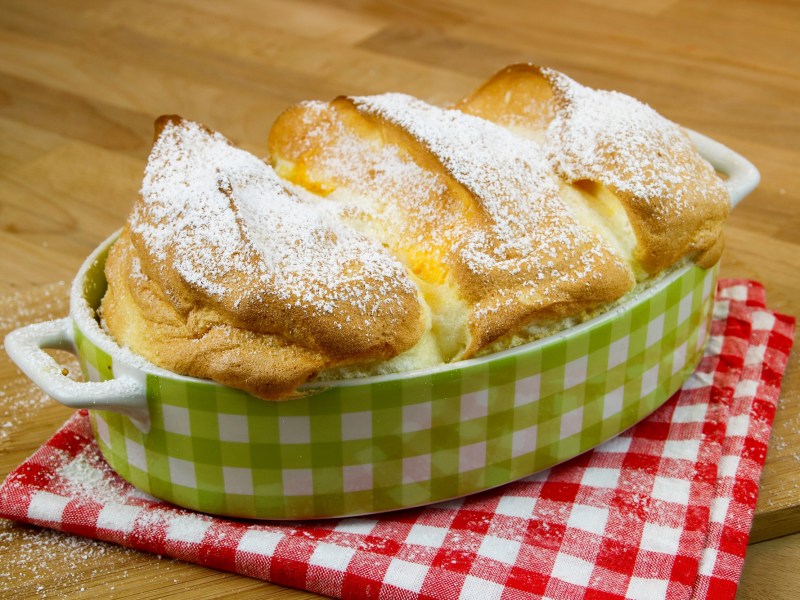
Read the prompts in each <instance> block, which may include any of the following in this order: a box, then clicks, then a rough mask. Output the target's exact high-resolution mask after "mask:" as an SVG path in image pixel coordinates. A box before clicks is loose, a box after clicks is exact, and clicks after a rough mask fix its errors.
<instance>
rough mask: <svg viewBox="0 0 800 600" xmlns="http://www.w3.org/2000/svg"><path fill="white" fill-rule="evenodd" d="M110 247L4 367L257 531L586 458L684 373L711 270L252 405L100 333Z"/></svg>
mask: <svg viewBox="0 0 800 600" xmlns="http://www.w3.org/2000/svg"><path fill="white" fill-rule="evenodd" d="M703 140H705V142H704V143H706V147H705V152H704V154H705V155H706V156H707V157H708V155H709V152H711V154H712V156H711V157H710V158H711V159H712V160H711V161H712V163H713V164H715V166H717V168H720V169H721V170H723V171H724V172H726V173H728V174H730V175H731V177H730V180H729V187H730V189H731V195H732V196H733V197H734V199H737V200H738V199H740V198H741V197H743V196H744V195H745V194H746V193H748V192H749V191H750V190H751V189H752V188H753V187H755V184H756V183H757V182H758V174H757V171H755V169H754V168H753V167H752V165H750V164H749V163H747V162H746V161H745V160H744V159H742V158H741V157H738V155H733V153H732V152H731V151H729V150H727V149H724V147H722V146H719V145H718V144H716V143H714V142H710V141H709V140H707V139H705V138H702V139H701V141H703ZM708 144H710V146H709V145H708ZM709 148H711V151H709ZM720 148H723V149H724V150H726V151H727V153H729V154H720V153H721V152H722V151H721V150H719V149H720ZM701 150H703V147H702V146H701ZM713 152H717V155H716V158H717V160H716V162H715V160H713V159H714V156H715V155H714V154H713ZM730 155H733V158H731V156H730ZM720 156H721V157H722V158H720ZM723 159H727V160H728V161H729V163H730V164H729V165H728V168H727V169H725V168H724V167H725V164H726V163H725V160H723ZM731 161H732V162H731ZM737 161H738V162H737ZM730 165H733V166H732V167H731V166H730ZM113 239H114V236H112V237H111V238H109V239H108V240H106V241H105V242H104V243H103V244H102V245H101V246H100V247H99V248H98V249H97V250H96V251H95V252H94V253H93V254H92V255H91V256H90V257H89V258H88V259H87V260H86V262H85V263H84V265H83V267H82V268H81V270H80V271H79V273H78V275H77V277H76V280H75V282H74V284H73V288H72V298H71V313H70V317H69V318H67V319H61V320H58V321H50V322H47V323H40V324H36V325H31V326H28V327H26V328H22V329H20V330H17V331H16V332H13V333H12V334H10V336H9V338H7V341H6V346H7V349H8V352H9V354H10V355H11V356H12V358H13V359H14V360H15V362H17V363H18V364H19V365H20V367H21V368H22V369H23V370H24V371H25V372H26V374H28V375H29V376H30V377H31V378H32V379H33V380H34V381H36V382H37V383H38V384H39V385H40V386H41V387H43V389H45V391H47V392H48V393H49V394H50V395H52V396H53V397H55V398H56V399H58V400H60V401H61V402H63V403H65V404H67V405H69V406H74V407H88V408H90V409H91V410H90V415H91V421H92V427H93V430H94V433H95V437H96V439H97V443H98V445H99V448H100V451H101V452H102V453H103V456H105V458H106V460H107V461H108V463H109V464H110V465H111V467H112V468H113V469H114V470H115V471H116V472H117V473H119V474H120V475H121V476H122V477H123V478H124V479H126V480H128V481H129V482H131V483H132V484H133V485H135V486H136V487H138V488H139V489H141V490H143V491H145V492H147V493H149V494H151V495H153V496H156V497H158V498H161V499H163V500H167V501H169V502H173V503H175V504H178V505H180V506H185V507H187V508H191V509H194V510H198V511H202V512H207V513H214V514H219V515H229V516H233V517H243V518H257V519H312V518H324V517H335V516H348V515H361V514H368V513H375V512H382V511H389V510H396V509H402V508H408V507H413V506H419V505H424V504H429V503H433V502H438V501H443V500H448V499H451V498H456V497H459V496H464V495H467V494H472V493H475V492H479V491H482V490H486V489H489V488H492V487H495V486H499V485H502V484H504V483H507V482H510V481H514V480H516V479H520V478H523V477H526V476H529V475H531V474H533V473H536V472H537V471H541V470H542V469H546V468H548V467H551V466H553V465H555V464H558V463H560V462H563V461H565V460H568V459H570V458H572V457H574V456H577V455H578V454H580V453H582V452H585V451H586V450H589V449H590V448H593V447H594V446H596V445H598V444H600V443H601V442H603V441H604V440H607V439H609V438H611V437H612V436H615V435H617V434H618V433H620V432H622V431H624V430H625V429H627V428H629V427H630V426H632V425H633V424H635V423H636V422H638V421H639V420H641V419H642V418H644V417H645V416H647V415H648V414H650V413H651V412H652V411H654V410H655V409H656V408H658V407H659V406H660V405H661V404H662V403H663V402H664V401H665V400H666V399H667V398H669V397H670V396H671V395H672V394H673V393H674V392H675V391H677V390H678V389H679V387H680V386H681V384H682V383H683V381H684V380H685V379H686V377H687V376H688V375H689V374H690V373H691V372H692V371H693V369H694V368H695V366H696V365H697V363H698V361H699V360H700V358H701V356H702V353H703V348H704V343H705V341H706V338H707V335H708V327H709V322H710V318H711V311H712V306H713V300H714V294H713V292H714V290H715V287H716V285H715V284H716V278H717V271H718V269H717V268H716V267H714V268H712V269H709V270H704V269H701V268H698V267H696V266H693V265H689V266H686V267H683V268H681V269H679V270H677V271H675V272H673V273H671V274H670V275H669V276H667V277H665V278H664V279H663V280H661V281H660V282H658V283H657V284H655V285H653V286H652V287H650V288H649V289H648V290H646V291H644V292H642V293H641V294H639V295H638V296H637V297H636V298H634V299H633V300H631V301H629V302H626V303H625V304H622V305H620V306H618V307H616V308H614V309H612V310H611V311H609V312H607V313H605V314H603V315H601V316H599V317H597V318H594V319H592V320H591V321H587V322H586V323H583V324H581V325H579V326H577V327H574V328H571V329H569V330H566V331H564V332H562V333H559V334H557V335H554V336H551V337H548V338H545V339H542V340H539V341H537V342H533V343H530V344H526V345H524V346H520V347H517V348H514V349H511V350H506V351H503V352H499V353H496V354H493V355H491V356H486V357H481V358H478V359H472V360H466V361H461V362H459V363H454V364H451V365H445V366H442V367H439V368H434V369H427V370H425V371H418V372H413V373H401V374H393V375H385V376H378V377H370V378H364V379H356V380H347V381H339V382H332V383H331V382H328V383H326V384H325V385H326V387H325V388H320V389H311V390H308V395H306V396H304V397H302V398H298V399H294V400H290V401H284V402H267V401H264V400H260V399H258V398H255V397H253V396H250V395H248V394H247V393H245V392H242V391H240V390H235V389H232V388H229V387H225V386H223V385H220V384H216V383H213V382H210V381H204V380H199V379H194V378H189V377H183V376H179V375H175V374H174V373H170V372H167V371H164V370H163V369H159V368H157V367H155V366H153V365H151V364H150V363H147V362H146V361H144V360H143V359H142V358H140V357H138V356H136V355H134V354H132V353H130V352H128V351H126V350H125V349H122V348H120V347H118V346H117V345H116V344H115V343H114V342H113V340H112V339H111V338H109V337H108V336H107V335H105V334H104V332H103V331H102V330H101V329H100V327H99V325H98V323H97V320H96V314H95V309H96V308H97V307H98V306H99V303H100V300H101V298H102V296H103V293H104V292H105V288H106V282H105V278H104V275H103V265H104V263H105V257H106V254H107V251H108V247H109V245H110V244H111V243H112V242H113ZM54 347H58V348H63V349H71V350H73V351H75V352H76V353H77V355H78V357H79V359H80V362H81V366H82V368H83V372H84V375H85V378H86V379H87V380H88V381H90V382H91V383H84V382H75V381H73V380H71V379H69V378H67V377H64V376H63V375H61V374H60V371H61V368H60V367H59V365H57V364H56V363H55V361H54V360H53V359H52V358H50V356H49V355H47V354H45V353H44V352H42V351H41V350H40V348H54Z"/></svg>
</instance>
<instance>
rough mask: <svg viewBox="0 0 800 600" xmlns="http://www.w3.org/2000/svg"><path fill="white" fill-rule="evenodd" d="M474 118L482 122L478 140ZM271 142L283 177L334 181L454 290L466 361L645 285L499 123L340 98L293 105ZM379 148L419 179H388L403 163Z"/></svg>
mask: <svg viewBox="0 0 800 600" xmlns="http://www.w3.org/2000/svg"><path fill="white" fill-rule="evenodd" d="M431 111H433V112H431ZM437 111H438V112H437ZM447 119H452V122H448V121H447ZM418 125H419V127H417V126H418ZM471 127H472V128H476V129H479V130H481V131H480V135H478V136H477V137H475V139H471V138H470V134H469V133H468V130H469V128H471ZM461 128H463V131H458V132H456V135H451V133H452V131H453V130H458V129H461ZM460 135H464V136H466V137H464V138H463V139H462V138H461V137H459V136H460ZM298 139H299V140H302V141H299V142H298ZM269 147H270V156H271V160H272V162H273V164H274V165H276V168H277V169H278V172H279V174H281V175H282V176H284V177H287V178H288V179H289V180H291V181H293V182H294V183H297V184H299V185H303V186H306V187H307V188H308V189H311V190H325V191H326V193H327V194H328V196H327V198H328V199H329V200H331V201H333V202H336V203H338V204H339V205H340V206H342V207H343V209H342V211H343V214H344V215H350V216H353V215H354V216H355V218H356V219H366V220H376V221H378V222H379V223H380V224H379V226H378V227H376V228H375V231H377V233H378V235H382V238H381V241H383V242H384V243H385V244H387V245H388V246H389V248H390V249H391V250H392V251H393V252H394V253H395V254H396V255H398V256H400V257H401V260H404V261H405V262H406V264H408V265H409V267H410V268H411V269H412V270H413V271H414V272H415V274H416V275H417V276H418V277H420V278H421V279H422V280H424V281H425V282H426V283H428V284H430V285H431V286H434V287H436V288H437V298H441V297H442V296H445V297H448V296H449V297H450V300H449V301H448V302H445V305H446V306H448V307H452V306H458V307H460V310H461V311H462V312H463V313H464V315H465V317H466V318H463V319H462V325H463V326H464V327H465V329H466V331H465V332H464V335H463V338H464V342H463V345H462V348H461V350H460V352H458V353H457V355H456V356H455V357H456V358H465V357H468V356H472V355H474V354H476V353H479V352H480V351H481V350H482V349H484V348H486V347H487V346H488V345H489V344H491V343H492V342H493V341H494V340H496V339H497V338H499V337H502V336H504V335H506V334H508V332H509V331H514V330H517V329H519V328H520V327H523V326H525V325H527V324H529V323H531V322H533V321H538V320H542V319H546V320H557V319H559V318H562V317H563V316H568V315H575V314H578V313H582V312H584V311H585V310H586V309H588V308H592V307H596V306H598V305H601V304H604V303H607V302H610V301H613V300H615V299H617V298H619V297H620V296H622V295H623V294H625V293H626V292H628V291H629V290H630V289H631V288H632V286H633V276H632V273H631V271H630V269H629V267H628V266H627V264H625V263H624V261H622V260H621V259H620V258H619V256H618V255H617V254H616V253H615V252H614V250H613V249H612V248H610V247H608V246H607V244H605V242H604V240H603V239H602V238H600V237H599V236H597V235H595V234H594V232H592V231H590V230H589V229H588V228H586V227H584V226H583V225H582V224H580V223H578V222H577V221H576V219H575V218H574V217H573V216H572V215H571V214H570V213H569V211H568V210H566V207H564V206H562V205H561V203H560V198H559V197H558V188H557V186H556V185H554V183H553V182H554V180H553V181H550V179H549V176H550V174H549V172H548V173H544V172H540V171H541V164H539V163H538V162H537V161H538V159H539V157H538V156H537V155H536V149H535V148H533V147H532V146H530V145H529V144H527V143H526V142H522V141H517V140H515V139H511V137H510V136H509V135H508V134H507V133H505V132H504V131H503V130H502V129H500V128H498V127H494V126H492V125H490V124H489V123H485V122H480V123H479V122H477V120H473V119H470V118H468V117H465V116H463V115H461V116H459V113H456V112H455V111H441V110H440V109H435V108H434V107H427V106H423V105H421V103H417V102H416V101H413V100H411V99H408V98H407V97H400V96H392V95H386V96H376V97H372V98H361V99H359V98H356V99H347V98H337V99H336V100H334V101H333V102H331V103H330V104H322V103H318V102H314V103H304V104H301V105H298V106H295V107H292V108H291V109H289V110H288V111H287V112H285V113H284V114H283V115H281V117H279V118H278V120H277V121H276V123H275V125H274V126H273V129H272V133H271V136H270V145H269ZM470 147H472V148H473V150H475V151H474V152H473V151H471V150H470ZM354 148H361V150H360V151H359V152H358V153H356V155H357V157H358V159H357V160H348V159H352V158H354V150H353V149H354ZM503 149H505V150H503ZM498 151H499V152H500V153H501V154H503V157H502V158H500V157H497V156H496V154H497V152H498ZM379 153H384V154H387V155H392V156H400V157H402V159H403V160H404V161H407V162H409V163H411V164H412V165H413V168H414V169H416V170H415V171H414V174H415V177H414V178H412V179H410V180H409V181H407V182H406V185H405V186H404V187H402V188H400V189H398V188H397V187H396V186H393V185H391V183H392V182H391V179H390V178H389V185H387V184H386V182H387V178H385V177H381V176H380V174H381V173H383V172H385V171H388V170H398V167H396V166H394V167H386V166H384V167H383V168H379V167H378V166H376V165H374V164H370V163H369V160H368V159H364V158H362V157H363V156H370V155H371V156H375V155H378V154H379ZM462 154H463V155H469V157H468V158H464V157H463V156H461V155H462ZM526 161H527V162H526ZM520 164H524V165H525V167H523V168H521V169H520V168H519V165H520ZM408 170H412V169H411V168H409V169H408ZM512 171H514V172H512ZM376 173H378V175H376ZM520 180H524V183H522V184H520ZM365 181H368V182H370V184H369V185H365V184H364V182H365ZM431 182H435V183H436V185H433V184H432V183H431ZM487 182H488V183H487ZM419 190H424V193H420V192H419ZM431 190H433V192H431ZM364 196H366V198H367V199H366V200H363V199H362V198H363V197H364ZM353 197H358V198H359V200H358V201H356V202H354V201H353ZM387 203H388V204H390V205H391V209H392V210H387V209H385V208H384V207H383V205H384V204H387ZM354 205H357V206H358V210H355V211H354V209H353V208H352V207H353V206H354ZM364 206H366V208H364ZM370 209H372V210H370ZM536 234H538V237H537V236H536ZM476 239H480V240H481V241H480V242H476ZM526 241H527V242H529V243H527V244H526V243H525V242H526ZM518 242H519V243H518ZM408 248H412V249H414V251H413V253H412V252H410V251H409V249H408ZM420 254H422V255H423V256H422V257H421V258H420V256H419V255H420ZM589 263H591V268H588V267H587V265H588V264H589ZM431 304H433V303H431ZM433 312H434V317H436V314H437V309H436V308H435V307H434V308H433Z"/></svg>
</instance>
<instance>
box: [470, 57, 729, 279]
mask: <svg viewBox="0 0 800 600" xmlns="http://www.w3.org/2000/svg"><path fill="white" fill-rule="evenodd" d="M457 108H458V109H459V110H462V111H464V112H467V113H469V114H472V115H477V116H479V117H482V118H484V119H488V120H490V121H492V122H495V123H498V124H500V125H502V126H503V127H506V128H507V129H509V130H510V131H513V132H514V133H515V134H517V135H521V136H524V137H528V138H531V139H534V140H537V141H538V142H539V143H540V144H541V146H542V147H543V149H544V151H545V153H546V155H547V157H548V161H549V162H550V165H551V167H552V168H553V170H554V171H555V172H556V173H557V174H558V175H559V177H560V178H561V179H562V181H564V182H565V183H568V184H570V186H571V187H572V188H573V189H574V190H576V191H579V192H580V193H581V196H582V199H583V201H584V202H585V203H587V204H588V205H590V206H591V207H592V208H593V210H595V211H596V212H597V213H605V214H607V215H610V218H611V220H612V222H610V223H609V225H611V227H612V228H613V229H615V230H620V229H628V230H629V231H630V233H632V236H631V235H630V233H629V234H628V235H627V236H626V239H627V247H629V248H631V250H632V258H633V259H634V261H635V262H634V268H635V269H636V270H637V271H638V273H639V279H644V278H646V277H650V276H652V275H654V274H656V273H658V272H659V271H662V270H664V269H667V268H669V267H671V266H673V265H675V264H676V263H677V262H679V261H680V260H682V259H685V258H689V259H691V260H694V261H696V262H697V263H698V264H699V265H701V266H704V267H709V266H711V265H713V264H715V263H716V262H717V261H718V260H719V257H720V255H721V254H722V248H723V239H724V237H723V235H722V228H723V225H724V222H725V219H726V218H727V216H728V211H729V208H730V201H729V198H728V193H727V191H726V189H725V187H724V186H723V183H722V181H721V180H720V178H719V177H718V176H717V174H716V173H715V172H714V169H713V168H712V167H711V165H710V164H709V163H708V162H707V161H706V160H705V159H703V157H701V156H700V154H699V153H698V152H697V150H696V149H695V148H694V145H693V144H692V142H691V140H690V139H689V136H688V135H687V134H686V132H685V131H684V130H683V129H682V128H681V127H680V126H678V125H676V124H675V123H673V122H671V121H669V120H668V119H666V118H664V117H662V116H661V115H659V114H658V113H657V112H656V111H654V110H653V109H652V108H650V107H649V106H647V105H646V104H643V103H642V102H639V101H638V100H636V99H635V98H632V97H630V96H627V95H625V94H621V93H619V92H613V91H605V90H594V89H591V88H588V87H586V86H583V85H581V84H579V83H577V82H576V81H574V80H572V79H570V78H569V77H567V76H566V75H564V74H563V73H559V72H557V71H554V70H552V69H547V68H541V67H537V66H534V65H530V64H517V65H511V66H508V67H506V68H505V69H503V70H501V71H499V72H498V73H496V74H495V75H494V76H493V77H491V78H489V80H487V81H486V82H485V83H484V84H483V85H481V86H480V87H479V88H478V89H477V90H475V91H474V92H473V93H472V94H470V95H469V96H468V97H467V98H465V99H464V100H462V101H461V102H459V103H458V105H457ZM619 208H621V209H622V211H620V210H619Z"/></svg>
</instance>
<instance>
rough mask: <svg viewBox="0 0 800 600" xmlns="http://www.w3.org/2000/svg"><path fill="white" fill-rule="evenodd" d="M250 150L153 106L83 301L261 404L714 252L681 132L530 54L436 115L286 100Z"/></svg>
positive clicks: (698, 163)
mask: <svg viewBox="0 0 800 600" xmlns="http://www.w3.org/2000/svg"><path fill="white" fill-rule="evenodd" d="M269 162H270V163H271V164H267V163H265V162H264V161H262V160H260V159H258V158H256V157H255V156H253V155H251V154H249V153H247V152H245V151H244V150H240V149H237V148H235V147H234V146H233V145H231V143H230V142H228V141H227V140H226V139H225V138H224V137H223V136H221V135H220V134H218V133H214V132H211V131H209V130H207V129H206V128H204V127H203V126H201V125H199V124H196V123H192V122H189V121H184V120H182V119H181V118H179V117H174V116H172V117H161V118H160V119H159V120H158V121H157V122H156V140H155V144H154V147H153V150H152V152H151V154H150V158H149V160H148V164H147V168H146V171H145V177H144V182H143V185H142V189H141V193H140V196H139V198H138V199H137V201H136V203H135V204H134V208H133V212H132V214H131V217H130V219H129V222H128V224H127V226H126V227H125V229H124V230H123V233H122V235H121V236H120V238H119V240H117V242H116V243H115V244H114V246H113V247H112V249H111V252H110V253H109V257H108V262H107V264H106V276H107V279H108V283H109V286H108V291H107V293H106V296H105V298H104V300H103V305H102V307H101V314H102V320H103V324H104V326H105V327H106V329H107V331H108V332H109V333H110V334H111V335H113V336H114V337H115V339H116V340H117V342H118V343H120V344H121V345H124V346H128V347H129V348H130V349H131V350H133V351H134V352H136V353H138V354H141V355H142V356H144V357H145V358H147V359H148V360H150V361H151V362H153V363H154V364H156V365H158V366H160V367H163V368H166V369H168V370H171V371H173V372H176V373H180V374H184V375H190V376H195V377H201V378H208V379H213V380H215V381H218V382H221V383H224V384H226V385H229V386H232V387H236V388H241V389H243V390H246V391H248V392H250V393H252V394H254V395H257V396H260V397H262V398H266V399H283V398H289V397H292V396H294V395H297V393H298V391H297V389H298V387H299V386H301V385H302V384H303V383H306V382H309V381H312V380H325V379H332V378H342V377H355V376H364V375H370V374H378V373H389V372H398V371H407V370H413V369H418V368H423V367H427V366H432V365H437V364H442V363H447V362H451V361H456V360H460V359H464V358H468V357H471V356H476V355H480V354H485V353H487V352H490V351H496V350H498V349H502V348H507V347H510V346H512V345H516V344H519V343H523V342H526V341H530V340H532V339H535V338H536V337H541V336H542V335H546V334H548V333H551V332H553V331H557V330H558V329H560V328H563V327H564V326H568V325H569V324H573V323H576V322H579V321H581V320H584V319H585V318H587V317H588V316H591V315H594V314H597V313H598V312H601V311H602V310H604V309H606V308H607V307H609V306H611V305H613V304H614V303H615V302H618V301H619V299H620V298H622V297H624V296H626V295H629V294H631V293H632V292H633V291H635V290H636V289H638V288H639V287H642V286H645V285H647V284H648V283H649V282H651V281H652V280H653V279H655V278H657V277H659V276H660V275H661V274H663V273H664V272H665V271H666V270H669V269H672V268H673V267H674V266H676V265H678V264H682V263H685V262H686V261H688V260H693V261H695V262H697V263H698V264H700V265H701V266H704V267H708V266H711V265H713V264H714V263H715V262H716V261H717V259H718V258H719V254H720V252H721V248H722V227H723V224H724V220H725V218H726V216H727V212H728V206H729V201H728V195H727V192H726V190H725V187H724V186H723V184H722V181H721V180H720V179H719V178H718V177H717V175H716V174H715V173H714V171H713V169H712V167H711V166H710V165H709V164H708V163H707V162H706V161H705V160H704V159H703V158H702V157H700V155H699V154H698V152H697V150H696V149H695V148H694V147H693V146H692V144H691V142H690V140H689V138H688V136H687V135H686V133H685V132H684V131H683V130H682V129H681V128H680V127H678V126H677V125H675V124H674V123H672V122H670V121H668V120H667V119H665V118H663V117H661V116H659V115H658V114H657V113H655V112H654V111H653V110H652V109H651V108H649V107H647V106H646V105H644V104H641V103H640V102H638V101H636V100H634V99H633V98H630V97H628V96H625V95H623V94H619V93H617V92H604V91H597V90H591V89H589V88H586V87H583V86H581V85H579V84H577V83H576V82H574V81H572V80H571V79H569V78H568V77H566V76H565V75H562V74H560V73H556V72H554V71H551V70H548V69H539V68H537V67H532V66H530V65H515V66H512V67H509V68H507V69H505V70H503V71H501V72H500V73H498V74H497V75H495V76H494V77H493V78H491V79H490V80H489V81H488V82H487V83H485V84H484V85H483V86H481V87H480V88H479V89H478V90H477V91H476V92H474V93H473V94H472V95H470V96H469V97H468V98H467V99H465V100H463V101H462V102H460V103H459V104H458V105H457V106H456V108H453V109H443V108H439V107H435V106H432V105H430V104H427V103H425V102H423V101H421V100H418V99H415V98H412V97H410V96H406V95H403V94H384V95H378V96H368V97H340V98H337V99H335V100H333V101H332V102H330V103H324V102H317V101H314V102H304V103H301V104H298V105H296V106H293V107H291V108H289V109H288V110H287V111H286V112H284V113H283V114H282V115H281V116H280V117H279V118H278V120H277V121H276V123H275V124H274V126H273V129H272V132H271V134H270V137H269Z"/></svg>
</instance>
